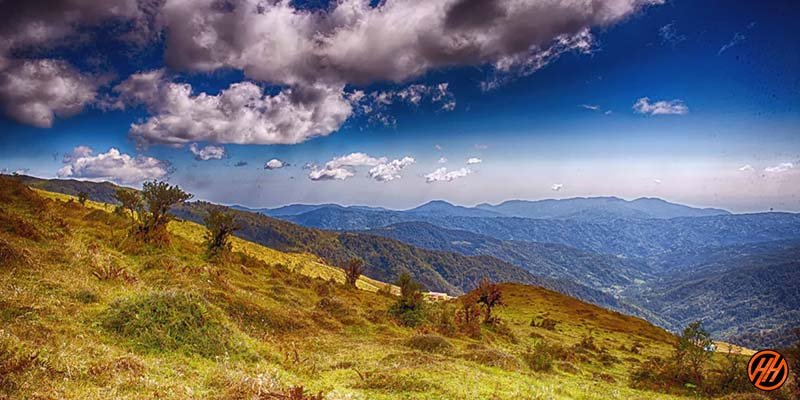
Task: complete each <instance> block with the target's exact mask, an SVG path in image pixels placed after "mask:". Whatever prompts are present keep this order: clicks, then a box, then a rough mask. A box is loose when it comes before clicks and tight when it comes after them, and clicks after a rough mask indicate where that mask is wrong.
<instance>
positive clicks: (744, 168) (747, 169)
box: [739, 164, 755, 172]
mask: <svg viewBox="0 0 800 400" xmlns="http://www.w3.org/2000/svg"><path fill="white" fill-rule="evenodd" d="M739 171H742V172H750V171H755V168H753V166H752V165H750V164H745V165H742V166H741V167H739Z"/></svg>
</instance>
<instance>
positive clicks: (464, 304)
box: [455, 295, 481, 339]
mask: <svg viewBox="0 0 800 400" xmlns="http://www.w3.org/2000/svg"><path fill="white" fill-rule="evenodd" d="M480 316H481V308H480V306H479V305H478V303H477V302H476V301H475V297H474V296H469V295H467V296H462V297H461V298H460V299H458V309H457V310H456V317H455V323H456V326H457V327H458V331H459V332H461V333H463V334H465V335H467V336H469V337H471V338H474V339H477V338H479V337H481V325H480V321H479V318H480Z"/></svg>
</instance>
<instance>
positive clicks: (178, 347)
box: [100, 291, 253, 358]
mask: <svg viewBox="0 0 800 400" xmlns="http://www.w3.org/2000/svg"><path fill="white" fill-rule="evenodd" d="M100 319H101V325H102V327H103V328H104V329H106V330H107V331H109V332H112V333H114V334H115V335H117V336H119V337H121V338H123V339H127V340H128V342H129V344H130V345H131V346H133V347H134V348H135V349H137V350H140V351H144V352H158V351H182V352H184V353H187V354H198V355H201V356H203V357H215V356H230V357H234V358H235V357H242V358H244V357H251V356H252V355H253V353H252V351H251V350H250V349H249V347H248V346H247V345H246V343H245V341H244V340H243V338H242V335H241V334H240V333H238V332H237V331H235V330H234V329H233V328H232V327H231V326H230V323H229V322H228V321H227V320H226V319H225V317H224V316H223V314H222V313H221V312H220V311H219V310H217V309H216V308H215V307H214V306H212V305H211V304H208V303H207V302H206V301H205V300H204V299H202V298H201V297H199V296H196V295H193V294H188V293H184V292H182V291H166V292H151V293H148V294H144V295H138V296H133V297H129V298H124V299H120V300H117V301H115V302H113V303H112V304H111V305H110V306H109V308H108V310H106V311H105V312H104V313H103V314H102V315H101V317H100Z"/></svg>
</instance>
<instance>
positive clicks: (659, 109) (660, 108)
mask: <svg viewBox="0 0 800 400" xmlns="http://www.w3.org/2000/svg"><path fill="white" fill-rule="evenodd" d="M633 110H634V111H635V112H636V113H638V114H650V115H684V114H687V113H688V112H689V107H687V106H686V104H684V102H683V100H678V99H675V100H669V101H667V100H660V101H656V102H654V103H651V102H650V98H648V97H642V98H640V99H638V100H636V102H635V103H633Z"/></svg>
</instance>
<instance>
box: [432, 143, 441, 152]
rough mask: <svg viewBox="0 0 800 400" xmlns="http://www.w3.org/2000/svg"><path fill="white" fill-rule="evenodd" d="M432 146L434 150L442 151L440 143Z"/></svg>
mask: <svg viewBox="0 0 800 400" xmlns="http://www.w3.org/2000/svg"><path fill="white" fill-rule="evenodd" d="M433 148H434V149H436V150H439V151H442V145H440V144H435V145H433Z"/></svg>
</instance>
